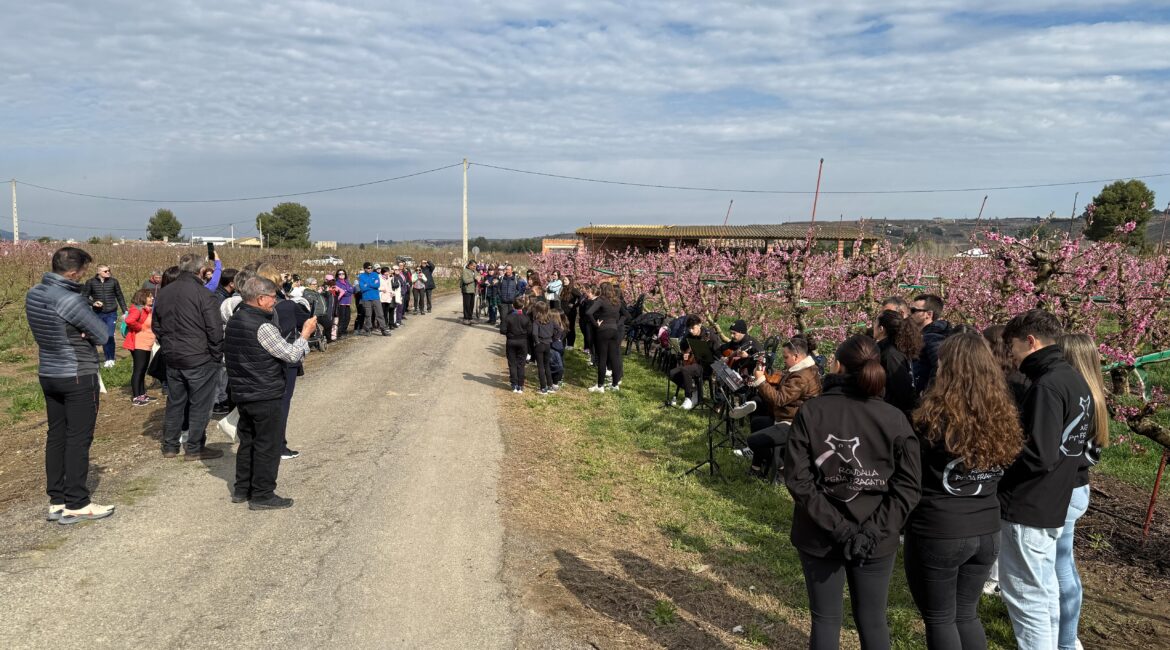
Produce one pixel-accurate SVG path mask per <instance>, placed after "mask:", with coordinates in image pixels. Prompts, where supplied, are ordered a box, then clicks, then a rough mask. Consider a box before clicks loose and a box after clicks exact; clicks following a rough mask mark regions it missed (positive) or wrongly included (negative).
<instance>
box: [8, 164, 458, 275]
mask: <svg viewBox="0 0 1170 650" xmlns="http://www.w3.org/2000/svg"><path fill="white" fill-rule="evenodd" d="M13 187H16V186H15V185H13ZM14 205H15V204H14ZM467 260H468V257H467V159H466V158H464V159H463V266H467Z"/></svg>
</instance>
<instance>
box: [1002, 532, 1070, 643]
mask: <svg viewBox="0 0 1170 650" xmlns="http://www.w3.org/2000/svg"><path fill="white" fill-rule="evenodd" d="M1061 530H1062V528H1035V527H1033V526H1025V525H1023V524H1015V523H1012V522H1010V521H1004V522H1003V527H1002V529H1001V532H1000V536H1001V537H1000V553H999V588H1000V591H1001V592H1002V593H1003V602H1004V604H1005V605H1007V610H1008V616H1010V617H1011V619H1012V629H1013V630H1015V633H1016V643H1017V644H1019V647H1020V650H1052V649H1053V648H1055V647H1056V640H1057V636H1058V632H1059V629H1060V585H1059V583H1058V582H1057V580H1056V540H1058V539H1060V534H1061Z"/></svg>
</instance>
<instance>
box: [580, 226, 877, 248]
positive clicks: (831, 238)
mask: <svg viewBox="0 0 1170 650" xmlns="http://www.w3.org/2000/svg"><path fill="white" fill-rule="evenodd" d="M810 230H811V232H812V238H813V239H814V240H816V241H817V242H831V243H835V244H836V247H837V253H838V254H839V255H845V254H846V249H847V248H848V250H850V251H852V248H853V242H855V241H858V240H860V241H861V242H862V245H863V246H870V247H872V246H873V244H874V243H876V242H877V241H879V240H880V239H881V237H880V236H879V235H877V234H874V233H870V232H866V231H865V230H863V229H861V228H858V227H856V226H847V225H844V224H834V223H826V224H816V225H813V224H810V223H778V224H763V225H750V226H589V227H587V228H580V229H578V230H577V239H578V240H579V241H580V242H581V246H582V247H583V248H585V249H588V250H610V251H624V250H626V249H627V248H632V249H635V250H640V251H655V250H666V251H674V250H677V249H678V248H688V247H704V248H705V247H711V246H713V247H715V248H755V249H760V250H771V249H772V248H773V247H775V246H776V245H784V244H788V243H793V242H803V241H805V240H806V239H807V238H808V237H809V233H810Z"/></svg>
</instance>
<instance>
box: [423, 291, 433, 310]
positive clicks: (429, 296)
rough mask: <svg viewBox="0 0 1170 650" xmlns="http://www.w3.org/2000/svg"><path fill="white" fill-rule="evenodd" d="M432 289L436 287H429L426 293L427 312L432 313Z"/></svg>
mask: <svg viewBox="0 0 1170 650" xmlns="http://www.w3.org/2000/svg"><path fill="white" fill-rule="evenodd" d="M432 291H434V289H427V290H426V294H425V295H424V297H425V298H426V300H427V313H430V311H431V292H432Z"/></svg>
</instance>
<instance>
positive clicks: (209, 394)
mask: <svg viewBox="0 0 1170 650" xmlns="http://www.w3.org/2000/svg"><path fill="white" fill-rule="evenodd" d="M92 264H93V258H92V256H91V255H90V254H89V253H87V252H86V251H84V250H81V249H79V248H74V247H65V248H62V249H60V250H58V251H57V252H56V253H55V254H54V255H53V258H52V268H51V270H50V271H49V272H47V273H45V274H44V276H43V278H42V281H41V283H40V284H38V285H37V286H35V287H33V288H32V289H30V290H29V292H28V294H27V296H26V300H25V308H26V312H27V314H28V321H29V326H30V328H31V330H32V333H33V336H34V338H35V340H36V342H37V345H38V347H39V355H40V366H39V371H38V372H39V377H40V383H41V388H42V391H43V392H44V395H45V400H46V405H47V406H46V408H47V412H48V436H47V439H46V447H45V449H46V461H45V469H46V479H47V485H48V487H47V492H48V496H49V509H48V515H47V518H48V520H50V521H57V522H59V523H61V524H72V523H75V522H78V521H83V520H94V519H102V518H104V517H108V516H109V515H111V514H113V513H114V511H115V507H114V506H112V505H102V504H98V503H95V502H93V501H92V500H91V499H90V493H89V490H88V488H87V486H86V479H87V477H88V471H89V447H90V444H91V443H92V440H93V433H94V427H95V425H96V418H97V411H98V405H99V399H100V394H101V393H103V392H105V390H104V386H103V385H102V381H101V375H100V372H99V371H100V368H102V367H111V366H113V365H115V358H116V355H115V352H116V339H117V337H116V336H115V332H116V331H117V330H120V331H121V334H122V347H123V348H124V349H125V350H126V351H127V352H128V353H129V356H130V359H131V364H132V370H131V375H130V393H131V398H130V404H131V405H132V406H145V405H147V404H150V403H151V402H154V401H157V400H158V399H159V398H157V397H155V396H153V395H150V394H149V391H148V389H147V382H148V379H149V378H151V377H153V378H155V379H156V380H157V381H158V384H159V388H160V389H161V393H162V395H163V396H165V399H166V405H165V411H164V417H163V431H162V435H161V454H162V457H163V458H179V457H180V452H182V455H181V458H182V460H185V461H202V460H211V459H215V458H219V457H221V456H223V453H224V452H223V450H222V449H217V448H212V447H208V446H207V438H206V428H207V425H208V424H209V422H210V421H211V420H212V418H214V417H223V416H227V415H228V414H229V413H231V412H232V411H235V412H236V415H237V416H238V424H237V425H236V434H237V436H238V440H239V443H240V444H239V449H238V451H237V453H236V480H235V482H234V484H233V489H232V497H231V500H232V502H233V503H243V502H247V503H248V504H249V507H250V508H251V509H253V510H265V509H277V508H287V507H289V506H291V505H292V499H288V498H284V497H281V496H279V495H277V494H276V492H275V489H276V476H277V472H278V468H279V465H280V462H281V460H290V459H293V458H297V457H298V456H299V455H300V452H298V451H296V450H294V449H292V448H290V447H289V442H288V436H287V429H288V414H289V409H290V406H291V403H292V398H293V393H294V391H295V387H296V382H297V377H299V376H301V375H303V374H304V365H303V360H304V358H305V356H306V355H307V354H308V352H309V348H310V345H311V344H315V345H317V346H318V347H319V348H320V349H322V350H323V349H325V345H326V344H327V343H329V342H333V341H336V340H338V339H342V338H345V337H346V336H347V335H349V334H350V333H351V330H350V321H351V312H356V319H354V322H353V329H352V333H353V334H354V335H357V336H370V335H373V334H375V333H380V334H382V335H383V336H389V335H390V330H393V329H396V328H399V327H402V326H403V325H404V324H405V322H406V320H407V318H408V315H422V314H426V313H430V311H431V306H432V302H431V301H432V291H433V290H434V288H435V284H434V271H435V266H434V264H433V263H431V262H429V261H427V260H423V261H422V262H421V263H420V264H419V265H418V266H417V267H414V268H411V267H410V266H409V265H404V264H395V265H387V266H386V267H384V268H383V267H382V266H381V265H378V264H373V263H370V262H367V263H365V264H364V265H363V267H362V273H361V274H359V275H358V277H357V278H356V279H355V280H354V281H353V282H352V283H351V282H350V281H349V279H348V274H347V272H346V271H345V270H344V269H337V270H336V271H335V272H334V273H330V274H326V275H325V276H324V280H323V282H322V283H320V284H319V283H318V281H317V279H316V278H313V277H308V278H304V279H302V278H301V277H300V276H298V275H295V274H290V273H287V272H283V271H281V270H280V269H278V268H277V267H276V266H274V265H273V264H271V263H256V264H250V265H247V266H245V267H243V268H242V269H234V268H224V267H223V263H222V262H221V260H220V259H219V256H218V254H216V253H214V252H212V253H211V255H210V256H209V258H206V259H205V258H203V257H201V256H197V255H192V254H187V255H183V256H182V257H180V258H179V260H178V264H176V265H175V266H172V267H170V268H167V269H165V270H156V271H153V272H151V274H150V276H149V277H148V278H147V279H146V280H145V281H143V283H142V285H141V287H140V288H139V289H137V290H136V291H135V292H134V293H133V295H132V296H131V299H130V301H129V303H128V304H127V302H126V300H125V298H124V294H123V292H122V289H121V286H120V284H119V282H118V280H117V279H116V278H114V277H112V274H111V272H110V267H109V266H108V265H105V264H101V265H98V266H96V271H97V272H96V274H95V275H94V277H92V278H87V275H88V270H89V268H90V266H91V265H92ZM355 307H356V309H355ZM412 307H413V308H412ZM119 312H121V318H120V319H119ZM99 349H100V352H99ZM99 355H100V356H99Z"/></svg>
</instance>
